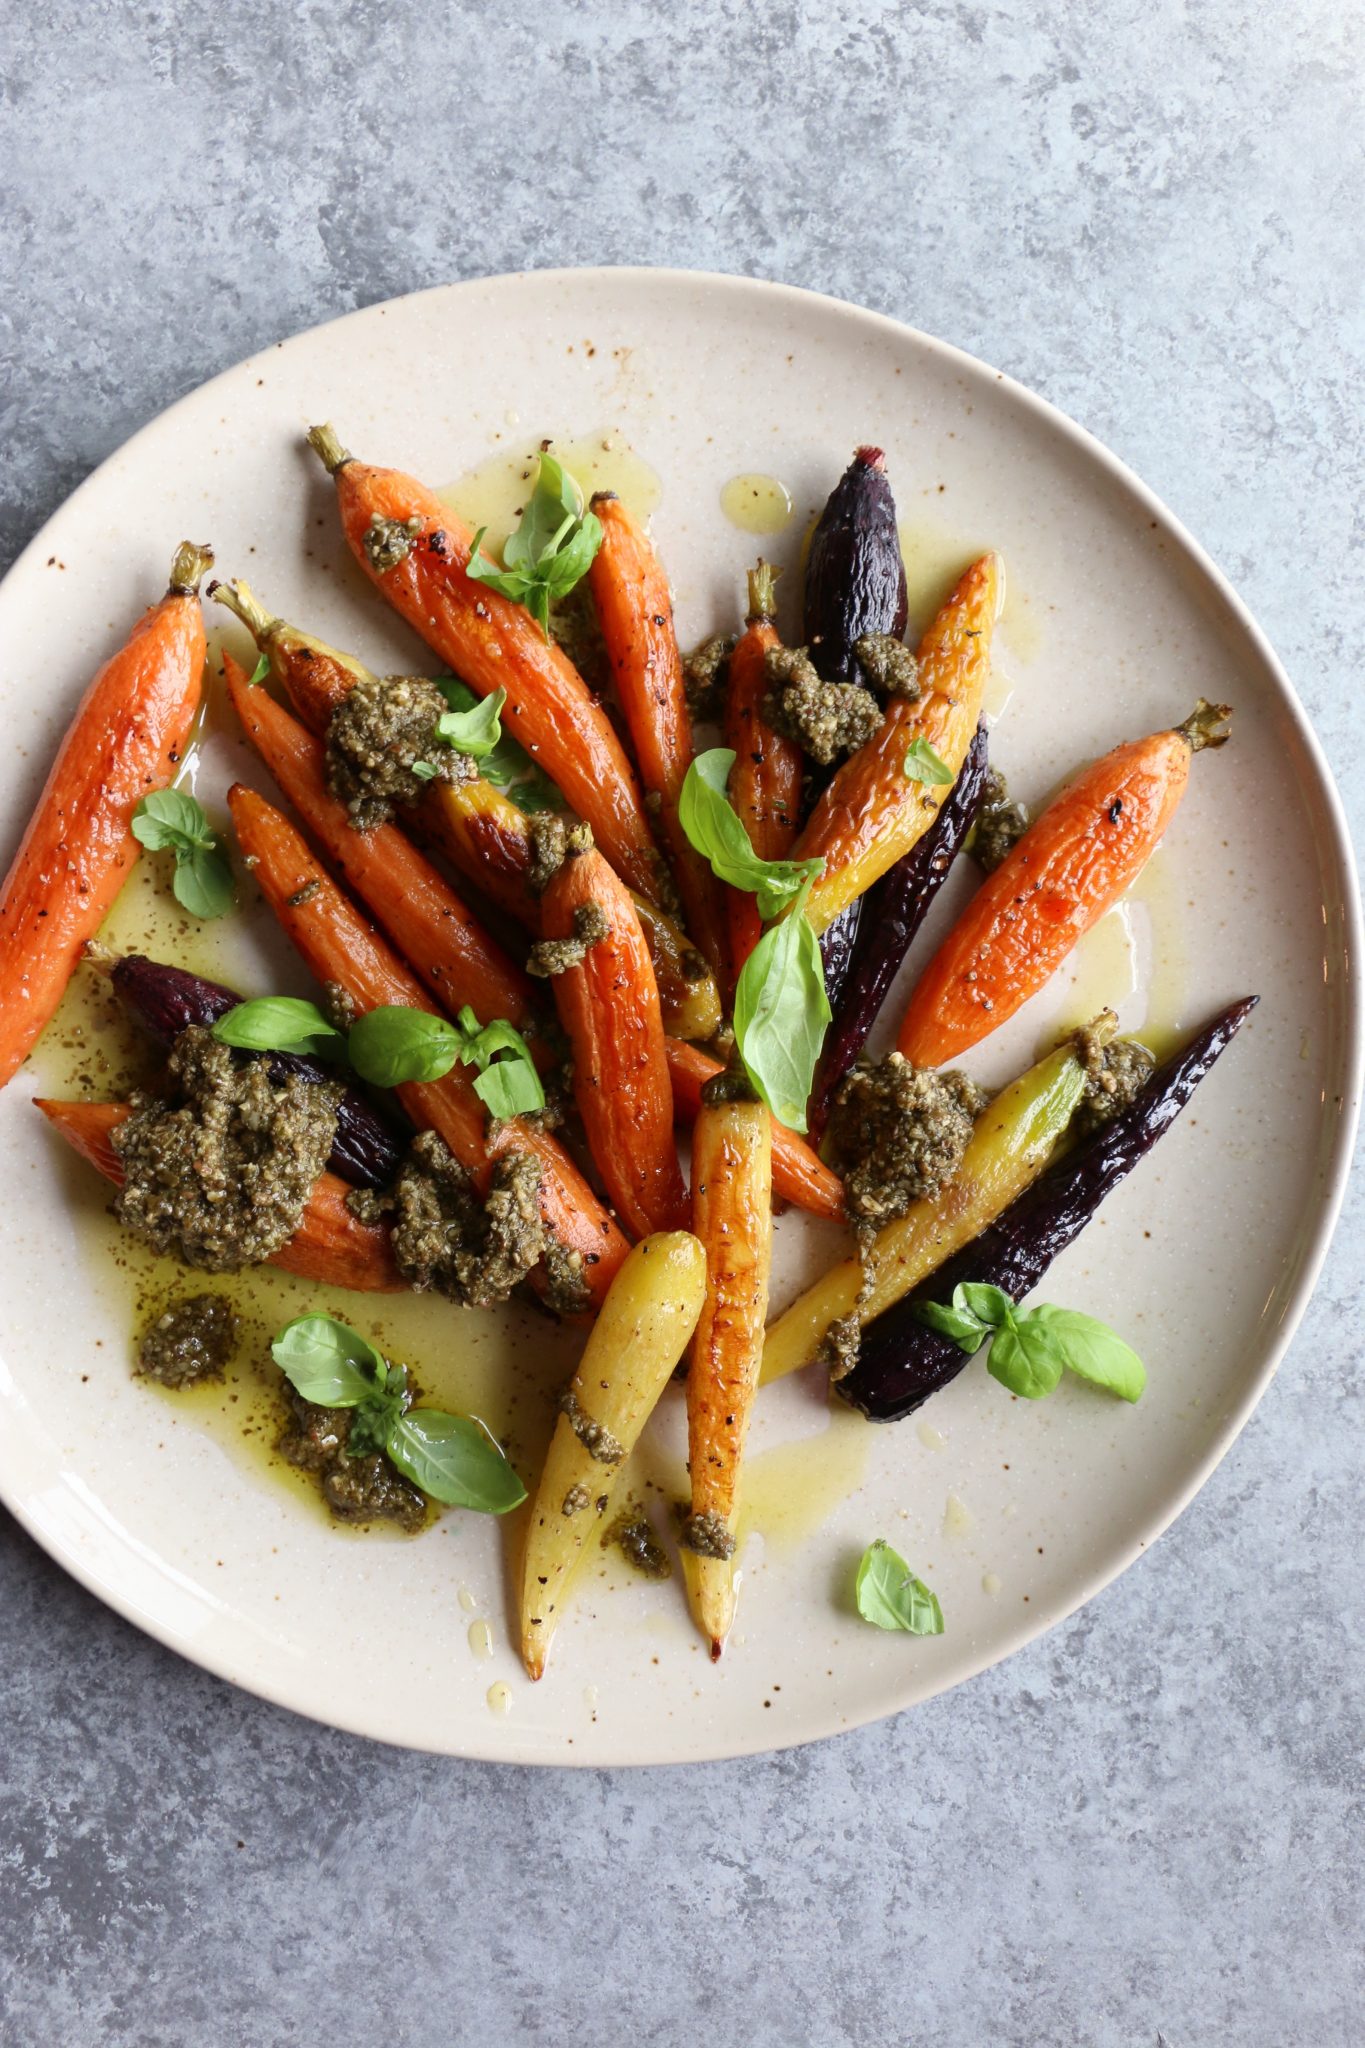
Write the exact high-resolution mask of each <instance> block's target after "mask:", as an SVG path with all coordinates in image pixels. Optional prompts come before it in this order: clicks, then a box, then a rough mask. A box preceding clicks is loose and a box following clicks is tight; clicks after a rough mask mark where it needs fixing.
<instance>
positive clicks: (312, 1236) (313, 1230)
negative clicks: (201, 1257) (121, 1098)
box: [37, 1100, 407, 1294]
mask: <svg viewBox="0 0 1365 2048" xmlns="http://www.w3.org/2000/svg"><path fill="white" fill-rule="evenodd" d="M37 1107H38V1108H39V1109H40V1110H41V1111H42V1112H43V1115H44V1116H45V1117H46V1118H47V1120H48V1122H49V1123H50V1124H51V1125H52V1127H53V1129H54V1130H55V1131H56V1132H57V1133H58V1135H59V1136H60V1137H62V1138H65V1140H66V1142H67V1144H68V1145H70V1146H72V1147H73V1148H74V1149H75V1150H76V1151H77V1152H79V1153H80V1155H81V1157H82V1159H88V1160H89V1162H90V1164H91V1165H92V1166H93V1167H94V1168H95V1169H96V1170H97V1171H98V1172H99V1173H102V1174H103V1175H104V1177H105V1179H106V1180H111V1181H113V1182H114V1184H115V1186H120V1185H121V1184H122V1181H123V1161H122V1160H121V1159H120V1158H119V1156H118V1154H117V1152H115V1150H114V1147H113V1135H114V1132H115V1131H116V1130H117V1129H118V1127H119V1125H120V1124H121V1123H122V1122H123V1121H124V1119H125V1118H126V1117H127V1116H128V1115H129V1114H130V1113H131V1108H132V1105H131V1104H130V1103H127V1102H45V1101H41V1100H40V1101H38V1103H37ZM351 1192H352V1190H351V1189H350V1188H349V1187H348V1186H347V1184H346V1182H345V1181H344V1180H338V1178H337V1176H336V1175H335V1174H334V1173H324V1174H323V1175H322V1176H321V1178H320V1179H319V1180H318V1181H317V1182H315V1184H314V1187H313V1192H312V1194H311V1195H310V1196H309V1197H308V1207H307V1208H306V1209H305V1210H304V1212H303V1221H302V1223H300V1225H299V1227H298V1229H297V1230H296V1231H295V1232H294V1235H293V1236H292V1237H291V1238H290V1240H289V1242H288V1244H286V1245H281V1247H280V1249H279V1250H278V1251H277V1252H272V1253H271V1256H270V1259H269V1261H268V1263H269V1264H270V1265H272V1266H278V1267H279V1268H280V1270H281V1271H282V1272H285V1273H294V1274H297V1275H298V1277H299V1278H300V1279H301V1280H316V1281H318V1282H319V1284H320V1285H322V1286H324V1287H349V1288H352V1289H354V1290H355V1291H356V1292H357V1293H362V1292H363V1293H371V1294H398V1293H401V1292H402V1290H403V1289H404V1288H405V1287H406V1286H407V1282H406V1281H405V1280H404V1278H403V1276H402V1274H401V1273H400V1272H399V1270H398V1268H397V1266H396V1265H395V1264H394V1258H393V1247H392V1245H391V1243H390V1241H389V1233H388V1231H387V1229H386V1228H385V1227H384V1225H383V1224H382V1223H362V1222H361V1221H360V1219H359V1218H358V1217H356V1216H353V1215H352V1214H351V1211H350V1209H349V1208H348V1207H347V1205H346V1197H347V1196H348V1195H349V1194H350V1193H351Z"/></svg>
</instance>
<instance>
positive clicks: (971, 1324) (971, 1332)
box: [914, 1301, 990, 1357]
mask: <svg viewBox="0 0 1365 2048" xmlns="http://www.w3.org/2000/svg"><path fill="white" fill-rule="evenodd" d="M914 1316H915V1320H916V1322H919V1323H923V1324H924V1325H925V1326H926V1328H928V1329H930V1330H937V1331H938V1333H939V1335H940V1336H941V1337H951V1338H952V1340H953V1342H954V1344H960V1345H961V1346H962V1349H963V1350H964V1351H965V1352H966V1353H967V1355H968V1356H969V1357H970V1356H971V1354H972V1353H973V1352H974V1351H979V1350H980V1349H981V1346H982V1345H983V1344H984V1343H985V1341H986V1339H987V1337H989V1335H990V1331H989V1330H988V1329H987V1327H986V1325H985V1324H984V1323H983V1322H982V1321H981V1319H980V1317H979V1316H974V1315H973V1314H972V1313H971V1311H970V1309H965V1308H949V1307H947V1306H946V1305H945V1304H944V1303H942V1302H938V1301H917V1302H916V1303H915V1304H914Z"/></svg>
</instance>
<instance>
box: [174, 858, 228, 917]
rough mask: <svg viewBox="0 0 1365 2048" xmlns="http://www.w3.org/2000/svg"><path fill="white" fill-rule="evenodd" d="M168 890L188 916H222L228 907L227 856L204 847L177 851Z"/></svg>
mask: <svg viewBox="0 0 1365 2048" xmlns="http://www.w3.org/2000/svg"><path fill="white" fill-rule="evenodd" d="M171 889H172V891H173V893H174V896H175V900H176V902H177V903H179V904H181V905H182V906H183V908H184V909H186V910H188V911H189V913H190V915H191V917H202V918H206V919H207V918H213V917H226V916H227V913H228V912H229V910H231V908H232V869H231V868H230V867H229V865H228V860H227V855H226V854H224V853H221V852H219V851H217V850H216V849H214V848H211V847H205V846H192V847H190V848H189V850H188V851H187V852H177V853H176V856H175V873H174V874H173V875H172V876H171Z"/></svg>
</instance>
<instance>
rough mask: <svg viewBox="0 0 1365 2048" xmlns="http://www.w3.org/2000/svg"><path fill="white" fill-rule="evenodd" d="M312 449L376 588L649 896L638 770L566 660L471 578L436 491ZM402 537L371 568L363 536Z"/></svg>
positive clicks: (328, 448)
mask: <svg viewBox="0 0 1365 2048" xmlns="http://www.w3.org/2000/svg"><path fill="white" fill-rule="evenodd" d="M310 439H311V440H312V442H313V445H314V447H315V448H316V449H317V450H318V452H319V454H320V455H321V456H322V459H323V461H324V462H325V463H326V464H327V467H328V469H329V470H330V471H331V473H332V476H333V478H334V479H335V482H336V489H337V506H338V509H339V511H340V514H341V523H342V528H343V531H344V533H345V536H346V539H347V542H348V543H349V545H350V548H351V551H352V553H353V554H354V555H355V557H356V560H357V561H358V562H359V563H360V566H361V568H362V569H363V570H364V571H365V573H366V575H367V576H369V578H370V580H371V582H373V583H374V585H375V587H376V588H377V589H378V590H380V591H382V592H383V594H384V596H385V597H386V598H387V599H388V601H389V603H390V604H391V605H393V607H394V609H395V610H396V611H398V612H399V613H401V615H402V616H403V617H404V618H405V619H406V620H407V621H408V624H409V625H410V626H412V627H413V629H414V630H415V631H416V632H417V633H420V635H421V636H422V638H423V639H424V640H425V641H426V642H427V644H428V646H430V647H434V648H435V650H436V652H437V653H438V654H439V655H440V656H441V657H442V659H443V660H444V661H446V662H448V663H449V664H450V667H451V668H452V669H453V670H454V671H455V673H456V675H458V676H460V677H461V678H462V679H463V680H464V681H465V682H467V683H468V684H469V685H470V686H471V688H473V689H475V690H477V691H479V693H480V694H481V695H484V696H486V695H488V694H489V693H490V692H492V691H493V690H497V689H505V690H506V692H507V703H506V706H505V707H504V710H503V719H504V721H505V723H506V725H507V728H508V730H509V731H510V732H511V733H512V734H513V735H514V737H515V738H516V739H518V740H520V741H521V744H522V745H523V746H524V747H525V749H526V751H527V752H528V753H529V754H530V755H532V756H533V758H534V759H536V760H537V761H539V762H540V764H541V766H542V767H543V768H544V769H545V772H546V773H547V774H548V775H549V776H550V777H551V779H552V780H553V781H554V782H556V783H557V784H558V785H559V787H560V789H561V790H562V791H563V792H564V796H565V798H566V800H567V801H568V803H569V804H570V805H571V806H572V808H573V809H574V810H575V811H576V812H577V813H578V815H579V816H580V817H581V818H585V819H586V820H587V822H588V823H589V824H590V825H591V826H592V829H593V835H594V837H595V838H596V840H597V842H598V844H599V845H600V846H601V848H602V850H603V852H604V853H605V854H606V855H607V857H608V859H609V860H610V861H611V862H612V864H613V866H614V867H615V868H616V870H617V872H618V873H619V874H620V875H621V876H622V877H623V878H624V879H625V880H626V881H628V882H629V883H630V884H631V886H632V887H633V888H636V889H640V890H642V891H643V892H644V894H645V895H647V896H650V897H654V896H656V895H657V893H658V890H659V887H660V881H659V868H658V862H657V858H656V855H655V851H654V844H653V840H652V838H651V835H650V830H649V825H648V822H647V820H646V817H645V812H644V804H643V799H642V797H641V792H640V785H639V783H638V781H637V780H636V776H635V771H634V770H633V769H632V767H631V765H630V762H629V761H628V760H627V758H626V754H625V750H624V749H623V747H622V745H621V742H620V741H619V740H618V739H617V737H616V734H615V732H614V731H613V729H612V726H611V721H610V720H609V719H608V718H607V716H606V713H605V712H604V711H602V710H601V709H600V708H599V706H598V705H596V704H595V703H594V702H593V700H592V698H591V697H590V695H589V694H588V690H587V686H586V685H585V683H584V681H583V678H582V677H581V676H580V675H579V673H578V671H577V669H576V668H575V667H574V665H573V663H572V662H571V661H570V660H569V658H568V656H567V655H566V654H564V653H563V652H562V651H561V650H560V648H558V647H557V646H555V644H554V643H553V642H552V641H547V640H546V638H545V636H544V635H543V633H542V632H541V630H540V628H539V626H538V625H537V624H536V622H535V620H534V619H533V618H532V617H531V615H530V613H529V612H528V611H527V610H526V609H525V607H524V606H522V605H519V604H514V603H513V602H512V601H511V599H510V598H505V597H502V596H500V595H499V593H498V592H497V591H495V590H490V589H489V588H488V586H487V585H486V584H482V583H477V582H474V581H473V580H472V579H471V578H470V577H469V576H468V575H466V573H465V571H466V568H467V566H468V563H469V557H470V554H471V551H472V548H473V543H474V535H473V533H472V532H471V530H470V528H469V527H467V526H466V525H465V524H464V522H463V520H461V519H459V518H458V517H457V516H456V515H455V513H453V512H452V511H451V509H450V507H449V506H448V505H446V504H445V503H444V502H443V501H442V500H441V499H440V498H438V497H437V496H436V494H435V493H434V492H433V491H429V490H427V489H426V487H425V486H424V485H423V484H420V483H418V482H417V481H416V480H415V478H413V477H410V476H404V475H403V474H402V472H401V471H399V470H396V469H379V468H375V467H374V466H373V465H371V464H369V463H364V462H357V461H356V460H355V459H354V458H353V457H352V456H350V455H348V454H347V452H346V451H345V450H344V449H343V448H342V447H341V446H340V444H339V443H338V442H337V440H336V437H335V435H333V434H332V433H331V431H330V429H327V428H315V429H314V431H313V434H312V435H311V436H310ZM376 522H378V526H377V527H376ZM405 529H411V531H410V532H409V533H408V534H407V536H406V537H407V539H408V542H409V544H408V545H407V548H406V552H404V553H403V555H402V559H401V560H399V561H397V562H396V563H395V564H394V566H392V567H391V568H383V569H381V568H377V567H376V566H375V564H374V562H373V561H372V559H371V555H370V552H369V551H368V550H367V548H366V538H367V536H371V537H373V534H374V532H376V531H377V532H380V533H384V532H387V533H400V532H403V530H405Z"/></svg>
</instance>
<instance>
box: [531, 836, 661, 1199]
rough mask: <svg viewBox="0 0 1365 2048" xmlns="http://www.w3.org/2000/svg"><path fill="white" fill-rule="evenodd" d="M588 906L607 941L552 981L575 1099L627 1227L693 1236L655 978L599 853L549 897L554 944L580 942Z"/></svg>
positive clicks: (566, 871) (567, 871) (577, 861)
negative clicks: (578, 931)
mask: <svg viewBox="0 0 1365 2048" xmlns="http://www.w3.org/2000/svg"><path fill="white" fill-rule="evenodd" d="M590 906H596V908H597V909H598V910H600V911H601V913H602V915H603V917H604V918H605V921H606V933H605V936H604V937H602V938H599V939H598V940H597V942H596V943H595V944H593V945H590V946H589V947H588V949H587V951H586V952H585V954H584V956H583V959H582V961H581V962H580V963H579V964H578V965H577V966H572V967H568V968H566V969H565V970H564V971H563V972H562V973H559V974H556V975H554V976H553V977H552V980H553V987H554V996H555V1005H556V1007H557V1009H558V1011H559V1021H560V1023H561V1024H562V1025H563V1026H564V1029H565V1031H566V1033H567V1034H568V1039H569V1044H570V1046H571V1048H572V1052H573V1089H574V1100H575V1102H576V1103H577V1105H578V1113H579V1115H580V1116H581V1118H582V1119H583V1128H584V1131H585V1132H586V1134H587V1139H588V1147H589V1150H590V1151H591V1153H592V1156H593V1159H594V1160H595V1161H596V1164H597V1170H598V1172H599V1173H600V1174H601V1176H602V1179H603V1180H604V1182H605V1183H606V1186H607V1188H608V1190H609V1191H610V1194H611V1198H612V1200H613V1201H614V1202H615V1204H616V1208H617V1211H618V1213H619V1214H620V1216H621V1217H622V1219H623V1221H624V1222H625V1224H626V1226H627V1228H628V1229H629V1230H631V1231H632V1232H633V1233H634V1234H635V1235H636V1236H637V1237H648V1236H649V1234H650V1232H651V1231H657V1230H685V1229H686V1228H687V1223H688V1204H687V1190H686V1187H685V1185H684V1183H683V1177H682V1168H681V1167H680V1166H679V1164H678V1148H677V1144H676V1142H675V1140H674V1136H673V1091H672V1088H671V1086H670V1084H669V1078H668V1060H667V1056H666V1052H665V1044H664V1027H663V1018H662V1015H661V1013H660V1009H659V992H658V988H657V986H656V984H655V980H654V969H653V966H652V965H651V963H650V958H649V948H648V946H647V945H646V944H645V938H644V933H643V932H642V931H641V929H640V920H639V917H638V916H637V914H636V910H635V905H634V904H633V903H632V901H631V898H630V892H629V890H628V889H626V888H625V887H624V885H623V884H622V882H621V881H620V880H619V878H618V877H617V876H616V874H615V873H614V872H613V871H612V868H611V866H610V864H609V863H608V862H607V861H605V860H604V859H603V858H602V856H601V854H600V853H599V852H598V851H597V849H596V848H595V847H589V848H588V849H587V850H586V851H585V852H581V853H570V854H569V855H568V857H567V858H566V859H565V861H564V863H563V865H562V866H561V867H560V868H559V870H558V872H557V873H556V874H555V876H554V877H553V879H552V880H551V882H550V885H549V887H548V888H547V889H546V891H545V896H544V902H543V910H544V923H545V936H546V938H547V939H568V938H571V937H573V936H574V929H575V918H576V917H577V916H578V914H579V913H582V912H586V911H587V910H588V909H589V908H590Z"/></svg>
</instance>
